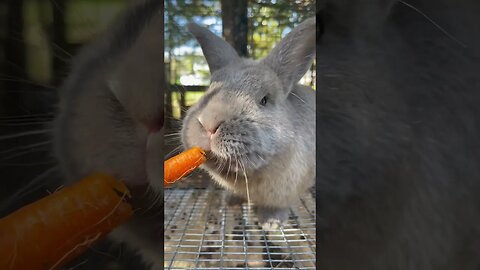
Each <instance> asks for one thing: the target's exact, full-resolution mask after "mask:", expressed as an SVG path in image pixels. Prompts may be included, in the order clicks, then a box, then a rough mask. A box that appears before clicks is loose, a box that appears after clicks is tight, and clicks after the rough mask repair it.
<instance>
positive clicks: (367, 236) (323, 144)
mask: <svg viewBox="0 0 480 270" xmlns="http://www.w3.org/2000/svg"><path fill="white" fill-rule="evenodd" d="M479 10H480V3H479V2H478V1H468V0H460V1H448V0H441V1H431V0H411V1H405V2H403V1H402V2H399V1H388V0H366V1H362V0H353V1H346V0H332V1H322V2H320V9H319V23H318V24H319V26H320V29H319V30H320V31H319V34H321V36H320V35H319V40H318V43H317V60H318V67H319V68H318V76H319V77H318V78H319V81H318V93H317V117H316V119H317V129H318V131H317V132H318V133H317V179H318V180H317V194H316V195H317V200H318V202H317V218H318V220H317V224H318V227H317V236H318V240H319V241H318V244H317V247H318V249H319V250H318V253H317V255H318V265H317V266H318V267H319V269H323V270H353V269H355V270H453V269H462V270H478V269H479V267H480V253H479V251H480V234H479V232H480V231H479V229H480V194H479V193H480V166H479V165H480V144H479V140H478V138H479V136H480V79H479V76H478V75H479V71H480V64H479V63H480V62H479V55H480V54H479V52H480V50H479V49H480V46H479V45H480V38H479V37H480V36H479V35H478V34H479V32H478V25H480V24H479V23H480V20H479V19H478V12H479Z"/></svg>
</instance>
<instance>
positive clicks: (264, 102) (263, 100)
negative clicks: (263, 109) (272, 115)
mask: <svg viewBox="0 0 480 270" xmlns="http://www.w3.org/2000/svg"><path fill="white" fill-rule="evenodd" d="M260 104H261V105H263V106H265V105H266V104H267V96H264V97H263V98H262V100H260Z"/></svg>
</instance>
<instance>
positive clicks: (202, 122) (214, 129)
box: [197, 116, 224, 137]
mask: <svg viewBox="0 0 480 270" xmlns="http://www.w3.org/2000/svg"><path fill="white" fill-rule="evenodd" d="M197 120H198V122H199V123H200V125H202V127H203V129H204V130H205V131H206V132H207V135H208V137H211V136H212V135H214V134H216V133H217V130H218V128H219V127H220V125H221V124H222V123H223V122H224V121H221V122H219V123H217V124H214V125H211V124H210V123H208V124H207V123H206V121H205V119H203V118H202V117H201V116H200V117H198V118H197Z"/></svg>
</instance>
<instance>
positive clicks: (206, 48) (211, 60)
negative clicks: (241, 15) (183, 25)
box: [188, 23, 240, 73]
mask: <svg viewBox="0 0 480 270" xmlns="http://www.w3.org/2000/svg"><path fill="white" fill-rule="evenodd" d="M188 30H189V31H190V33H192V34H193V35H194V36H195V38H196V39H197V40H198V42H199V43H200V46H201V47H202V51H203V54H204V55H205V58H206V59H207V63H208V67H209V68H210V73H213V72H215V71H216V70H218V69H220V68H222V67H225V66H227V65H228V64H230V63H233V62H235V61H238V60H239V58H240V57H239V56H238V54H237V52H236V51H235V49H233V48H232V46H230V44H228V43H227V42H226V41H225V40H223V39H221V38H220V37H218V36H216V35H215V34H214V33H212V32H210V31H209V30H208V29H207V28H205V27H202V26H200V25H198V24H195V23H189V24H188Z"/></svg>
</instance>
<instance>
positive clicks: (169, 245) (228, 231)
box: [164, 176, 316, 269]
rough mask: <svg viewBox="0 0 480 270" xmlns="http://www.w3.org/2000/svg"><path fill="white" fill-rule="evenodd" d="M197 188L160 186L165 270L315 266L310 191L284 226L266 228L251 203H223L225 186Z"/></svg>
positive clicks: (313, 204) (299, 267) (311, 193)
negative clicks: (163, 187) (239, 204)
mask: <svg viewBox="0 0 480 270" xmlns="http://www.w3.org/2000/svg"><path fill="white" fill-rule="evenodd" d="M203 177H207V176H203ZM196 182H197V183H198V182H199V181H198V180H196ZM188 186H192V184H188ZM196 186H197V187H198V186H203V187H202V188H186V187H182V186H173V187H172V188H167V189H165V197H164V198H165V199H164V200H165V205H164V206H165V219H164V220H165V221H164V229H165V235H164V241H165V242H164V243H165V244H164V267H165V269H315V258H316V256H315V193H314V191H313V190H312V191H311V192H309V193H308V194H306V195H305V196H302V198H301V199H300V200H299V202H298V204H297V205H295V206H292V207H291V209H290V216H289V219H288V222H287V223H286V224H285V225H283V226H281V227H280V228H278V229H276V230H269V231H265V230H263V229H262V228H261V226H260V225H259V223H258V220H257V217H256V215H255V213H254V211H253V209H252V208H253V204H252V205H250V207H249V206H248V204H247V203H244V204H242V206H241V207H238V206H237V207H231V206H227V204H226V202H225V196H226V195H227V194H226V192H225V191H224V190H222V189H219V188H218V187H216V186H215V185H208V186H207V187H206V188H205V185H204V184H202V185H196Z"/></svg>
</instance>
